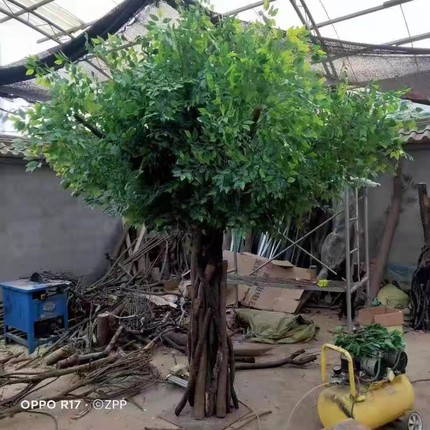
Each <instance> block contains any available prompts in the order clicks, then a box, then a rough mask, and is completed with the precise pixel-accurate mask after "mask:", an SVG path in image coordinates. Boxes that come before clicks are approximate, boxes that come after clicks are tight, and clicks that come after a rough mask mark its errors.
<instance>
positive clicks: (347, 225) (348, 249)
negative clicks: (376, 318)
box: [345, 187, 352, 330]
mask: <svg viewBox="0 0 430 430" xmlns="http://www.w3.org/2000/svg"><path fill="white" fill-rule="evenodd" d="M349 215H350V214H349V189H348V187H346V188H345V249H346V253H345V277H346V317H347V320H348V329H349V330H352V303H351V288H352V285H351V284H352V282H351V237H350V227H351V226H350V219H349V218H350V216H349Z"/></svg>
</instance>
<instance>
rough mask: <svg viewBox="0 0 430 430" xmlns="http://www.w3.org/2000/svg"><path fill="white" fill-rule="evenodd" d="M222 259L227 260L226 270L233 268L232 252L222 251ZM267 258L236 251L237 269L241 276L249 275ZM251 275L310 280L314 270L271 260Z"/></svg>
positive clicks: (312, 277)
mask: <svg viewBox="0 0 430 430" xmlns="http://www.w3.org/2000/svg"><path fill="white" fill-rule="evenodd" d="M223 257H224V260H227V261H228V270H230V269H234V268H235V262H234V252H232V251H224V253H223ZM268 260H269V259H268V258H264V257H259V256H258V255H254V254H250V253H248V252H243V253H237V269H238V274H239V275H241V276H250V275H251V273H252V272H253V271H254V270H255V269H257V268H258V267H260V266H261V265H262V264H264V263H266V262H267V261H268ZM253 276H256V277H259V278H266V279H274V280H275V279H280V280H288V279H295V280H312V279H314V278H315V272H314V270H312V269H303V268H301V267H296V266H294V265H293V264H291V263H290V262H289V261H281V260H273V261H271V262H270V263H268V264H267V265H266V266H264V267H263V268H262V269H260V270H259V271H258V272H256V273H255V274H253Z"/></svg>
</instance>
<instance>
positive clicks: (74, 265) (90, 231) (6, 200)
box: [0, 157, 122, 282]
mask: <svg viewBox="0 0 430 430" xmlns="http://www.w3.org/2000/svg"><path fill="white" fill-rule="evenodd" d="M121 229H122V227H121V221H120V220H118V219H115V218H113V217H110V216H108V215H106V214H104V213H103V212H102V211H100V210H95V209H91V208H89V207H88V206H86V205H85V204H84V203H83V202H82V201H80V200H79V199H76V198H73V197H71V196H70V192H69V191H67V190H64V189H62V188H61V187H60V179H59V178H58V177H57V176H56V175H55V173H54V172H53V171H52V170H50V169H49V168H48V167H42V168H41V169H38V170H36V171H35V172H33V173H26V172H25V162H24V161H23V160H20V159H14V158H2V157H0V280H12V279H16V278H19V277H23V276H28V275H31V273H33V272H35V271H41V270H49V271H54V272H71V273H74V274H75V275H78V276H84V277H85V279H86V281H87V282H91V281H92V280H94V279H95V278H96V277H98V276H100V275H101V274H102V273H103V272H104V270H105V269H106V266H107V261H106V259H105V257H104V254H105V252H109V251H112V250H113V248H114V247H115V244H116V242H117V240H118V238H119V235H120V232H121Z"/></svg>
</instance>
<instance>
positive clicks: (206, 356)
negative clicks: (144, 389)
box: [175, 230, 239, 419]
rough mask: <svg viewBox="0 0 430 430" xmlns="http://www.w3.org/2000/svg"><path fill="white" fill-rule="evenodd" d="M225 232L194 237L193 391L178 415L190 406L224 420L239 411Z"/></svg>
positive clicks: (202, 415)
mask: <svg viewBox="0 0 430 430" xmlns="http://www.w3.org/2000/svg"><path fill="white" fill-rule="evenodd" d="M222 241H223V231H222V230H212V231H201V230H198V231H196V232H195V233H194V237H193V256H192V267H191V279H192V287H193V288H192V307H191V321H190V327H189V331H188V361H189V366H190V378H189V380H188V387H187V390H186V391H185V393H184V396H183V397H182V399H181V401H180V403H179V404H178V406H177V407H176V410H175V413H176V415H179V414H180V413H181V411H182V409H183V408H184V406H185V405H186V403H187V402H189V403H190V405H191V406H192V408H193V416H194V418H196V419H203V418H205V417H209V416H212V415H216V416H217V417H220V418H222V417H225V415H226V413H228V412H229V411H230V409H231V406H232V405H233V406H234V407H236V408H237V407H238V406H239V404H238V400H237V397H236V394H235V391H234V356H233V349H232V343H231V341H230V339H228V336H227V323H226V313H225V308H226V295H227V262H226V261H223V260H222Z"/></svg>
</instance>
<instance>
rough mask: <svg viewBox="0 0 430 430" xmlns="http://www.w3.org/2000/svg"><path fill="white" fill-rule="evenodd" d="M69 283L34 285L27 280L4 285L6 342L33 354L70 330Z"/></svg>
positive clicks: (53, 282)
mask: <svg viewBox="0 0 430 430" xmlns="http://www.w3.org/2000/svg"><path fill="white" fill-rule="evenodd" d="M69 285H70V282H68V281H50V282H46V283H39V282H32V281H30V280H26V279H20V280H18V281H11V282H2V283H0V287H1V288H2V291H3V308H4V338H5V342H6V343H9V342H11V341H14V342H17V343H20V344H21V345H25V346H26V347H27V348H28V353H29V354H31V353H32V352H33V351H34V350H35V349H36V347H37V346H39V345H42V344H44V343H48V342H51V341H54V340H56V339H57V338H58V336H59V333H58V331H59V329H60V330H61V329H63V330H67V329H68V327H69V321H68V313H67V295H66V293H65V289H66V288H67V287H68V286H69Z"/></svg>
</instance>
